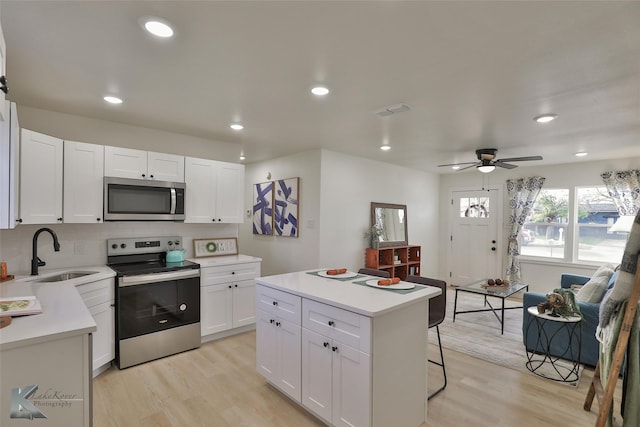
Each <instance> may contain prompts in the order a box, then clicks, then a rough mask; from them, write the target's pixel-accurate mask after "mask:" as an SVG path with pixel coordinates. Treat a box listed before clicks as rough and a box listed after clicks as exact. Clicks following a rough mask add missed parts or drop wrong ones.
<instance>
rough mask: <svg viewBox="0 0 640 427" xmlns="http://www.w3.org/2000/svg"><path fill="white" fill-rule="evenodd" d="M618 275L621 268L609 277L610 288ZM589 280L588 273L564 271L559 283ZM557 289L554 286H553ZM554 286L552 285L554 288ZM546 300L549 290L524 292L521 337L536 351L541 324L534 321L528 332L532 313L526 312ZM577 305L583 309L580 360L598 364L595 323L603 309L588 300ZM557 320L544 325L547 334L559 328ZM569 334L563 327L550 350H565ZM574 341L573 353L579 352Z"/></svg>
mask: <svg viewBox="0 0 640 427" xmlns="http://www.w3.org/2000/svg"><path fill="white" fill-rule="evenodd" d="M617 277H618V272H617V271H616V272H615V273H614V274H613V276H611V279H609V285H608V286H607V288H611V287H612V286H613V284H614V283H615V280H616V278H617ZM587 281H589V277H588V276H580V275H577V274H568V273H564V274H562V276H561V278H560V287H562V288H565V289H569V288H570V287H571V285H574V284H575V285H584V284H585V283H587ZM554 289H555V288H554ZM552 290H553V289H549V292H551V291H552ZM546 300H547V296H546V294H541V293H538V292H525V294H524V299H523V304H522V305H523V307H524V308H523V318H522V339H523V342H524V345H525V347H526V348H527V350H529V351H533V349H534V348H535V345H536V340H537V337H538V328H537V327H536V324H535V322H533V323H532V324H531V326H530V327H529V330H528V334H527V325H528V324H529V320H530V315H529V313H528V312H527V309H528V308H529V307H535V306H537V305H538V304H539V303H541V302H545V301H546ZM578 306H579V307H580V312H581V313H582V319H583V323H582V348H581V352H580V362H581V363H584V364H585V365H589V366H596V363H598V353H599V348H600V343H599V342H598V340H597V339H596V327H597V326H598V316H599V310H600V304H599V303H597V304H596V303H588V302H579V303H578ZM557 326H558V325H556V324H555V323H551V322H547V323H546V325H545V328H547V329H546V330H545V332H546V333H547V335H548V336H550V335H551V334H553V333H555V332H556V330H557V329H558V327H557ZM568 339H569V337H568V334H567V333H566V331H560V332H559V333H558V336H557V337H556V338H555V339H554V341H553V342H552V344H551V348H550V349H549V350H550V351H549V352H550V354H551V355H553V356H558V357H560V356H561V355H562V354H563V353H564V352H565V350H566V344H565V343H566V342H567V341H568ZM572 344H573V348H572V351H573V354H574V355H576V356H577V355H578V343H577V341H575V340H574V342H573V343H572Z"/></svg>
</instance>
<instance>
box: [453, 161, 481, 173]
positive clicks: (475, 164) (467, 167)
mask: <svg viewBox="0 0 640 427" xmlns="http://www.w3.org/2000/svg"><path fill="white" fill-rule="evenodd" d="M480 164H481V163H480V162H475V163H473V164H471V165H469V166H465V167H463V168H460V169H458V170H457V172H460V171H463V170H465V169H469V168H472V167H474V166H478V165H480Z"/></svg>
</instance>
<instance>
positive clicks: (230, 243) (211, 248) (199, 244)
mask: <svg viewBox="0 0 640 427" xmlns="http://www.w3.org/2000/svg"><path fill="white" fill-rule="evenodd" d="M193 253H194V254H195V257H196V258H203V257H209V256H220V255H238V239H237V238H235V237H223V238H211V239H193Z"/></svg>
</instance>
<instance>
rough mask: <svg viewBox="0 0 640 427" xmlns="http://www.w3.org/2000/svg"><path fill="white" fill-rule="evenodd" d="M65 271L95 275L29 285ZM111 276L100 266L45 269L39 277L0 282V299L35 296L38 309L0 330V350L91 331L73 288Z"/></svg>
mask: <svg viewBox="0 0 640 427" xmlns="http://www.w3.org/2000/svg"><path fill="white" fill-rule="evenodd" d="M67 271H87V272H89V271H91V272H94V271H95V272H96V273H95V274H91V275H87V276H83V277H79V278H76V279H71V280H66V281H64V282H48V283H33V282H32V281H33V280H38V279H41V278H44V277H47V276H53V275H56V274H58V273H63V272H67ZM114 276H115V272H114V271H113V270H111V269H110V268H109V267H106V266H104V265H102V266H93V267H70V268H64V269H59V270H48V271H46V272H45V273H43V274H42V275H39V276H19V277H16V279H15V280H12V281H10V282H3V283H0V298H3V297H4V298H6V297H19V296H35V297H36V298H38V300H39V301H40V305H41V306H42V313H41V314H34V315H30V316H20V317H14V318H13V319H12V322H11V324H10V325H8V326H6V327H4V328H2V329H0V350H8V349H11V348H16V347H22V346H25V345H31V344H35V343H38V342H45V341H49V340H53V339H60V338H65V337H69V336H75V335H81V334H87V333H90V332H94V331H95V330H96V323H95V322H94V320H93V317H92V316H91V313H89V310H87V307H86V306H85V304H84V301H83V300H82V298H81V297H80V294H79V293H78V291H77V289H76V286H78V285H83V284H85V283H91V282H96V281H98V280H103V279H108V278H111V277H114Z"/></svg>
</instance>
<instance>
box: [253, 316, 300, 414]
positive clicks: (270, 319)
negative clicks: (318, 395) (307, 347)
mask: <svg viewBox="0 0 640 427" xmlns="http://www.w3.org/2000/svg"><path fill="white" fill-rule="evenodd" d="M300 333H301V328H300V324H295V323H293V322H291V321H289V320H287V319H284V318H280V317H278V316H275V315H274V314H273V313H267V312H265V311H262V310H258V312H257V318H256V367H257V369H258V372H259V373H260V374H262V375H263V376H264V377H265V378H266V379H267V380H269V382H271V384H273V385H275V386H276V387H278V388H279V389H280V390H281V391H282V392H283V393H285V394H287V395H288V396H289V397H291V398H292V399H293V400H295V401H296V402H298V403H300V397H301V394H300V392H301V380H300V363H301V359H300Z"/></svg>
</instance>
